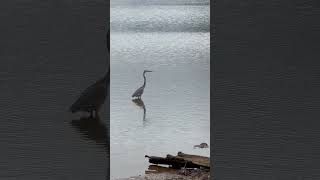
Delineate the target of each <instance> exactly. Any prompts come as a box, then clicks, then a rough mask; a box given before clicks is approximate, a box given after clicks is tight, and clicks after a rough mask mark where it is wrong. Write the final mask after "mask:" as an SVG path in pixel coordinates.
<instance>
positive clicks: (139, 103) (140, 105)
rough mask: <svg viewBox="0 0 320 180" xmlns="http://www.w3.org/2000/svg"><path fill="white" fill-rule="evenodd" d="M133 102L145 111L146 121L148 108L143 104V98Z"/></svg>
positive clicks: (144, 118) (144, 117)
mask: <svg viewBox="0 0 320 180" xmlns="http://www.w3.org/2000/svg"><path fill="white" fill-rule="evenodd" d="M132 102H134V103H135V104H136V105H137V106H139V107H141V108H142V109H143V121H145V120H146V111H147V110H146V106H145V105H144V103H143V100H142V99H141V98H139V99H132Z"/></svg>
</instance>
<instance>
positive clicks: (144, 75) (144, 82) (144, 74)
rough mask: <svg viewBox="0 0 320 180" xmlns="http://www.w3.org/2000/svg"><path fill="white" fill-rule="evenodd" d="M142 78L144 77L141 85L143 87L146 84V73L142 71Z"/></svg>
mask: <svg viewBox="0 0 320 180" xmlns="http://www.w3.org/2000/svg"><path fill="white" fill-rule="evenodd" d="M143 79H144V81H143V87H145V86H146V73H143Z"/></svg>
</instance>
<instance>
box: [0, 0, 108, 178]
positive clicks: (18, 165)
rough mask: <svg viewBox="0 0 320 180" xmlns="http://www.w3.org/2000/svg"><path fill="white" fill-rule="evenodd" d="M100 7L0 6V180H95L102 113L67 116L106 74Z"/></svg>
mask: <svg viewBox="0 0 320 180" xmlns="http://www.w3.org/2000/svg"><path fill="white" fill-rule="evenodd" d="M107 11H108V7H107V6H106V4H104V3H103V2H101V1H90V2H88V1H82V2H70V1H65V0H63V1H62V0H57V1H50V2H49V1H37V0H35V1H22V0H21V1H19V0H14V1H11V0H10V1H1V3H0V21H1V24H0V31H1V33H0V37H1V38H0V39H1V41H0V49H1V53H0V59H1V66H0V84H1V86H0V92H1V93H0V107H1V108H0V114H1V126H0V147H1V148H0V159H1V162H0V179H1V180H11V179H12V180H13V179H14V180H40V179H42V180H45V179H50V180H74V179H77V180H88V179H92V180H101V179H106V177H108V175H107V172H108V171H107V169H108V164H107V163H108V158H107V156H108V154H109V152H108V146H107V144H108V140H109V138H108V137H107V134H108V133H107V130H108V128H107V126H106V124H107V122H108V121H107V119H108V118H107V114H106V113H108V110H107V109H108V107H104V108H103V109H104V110H103V111H102V112H101V113H100V115H101V118H100V120H99V121H94V120H93V121H91V120H92V119H80V117H81V114H74V115H73V114H71V113H70V112H68V109H69V107H70V105H71V104H72V103H73V102H74V101H75V100H76V98H77V97H78V96H79V95H80V93H81V91H83V90H84V89H85V88H86V87H87V86H89V85H91V84H92V83H94V82H95V81H96V80H97V79H99V78H101V77H102V76H103V75H104V74H105V72H106V66H107V65H106V64H107V59H106V55H107V53H106V48H105V47H106V44H105V35H106V31H105V26H106V25H105V22H106V19H107V17H106V12H107Z"/></svg>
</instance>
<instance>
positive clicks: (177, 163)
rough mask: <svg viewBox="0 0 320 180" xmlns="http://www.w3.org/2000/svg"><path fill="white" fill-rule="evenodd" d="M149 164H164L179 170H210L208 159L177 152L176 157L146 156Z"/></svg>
mask: <svg viewBox="0 0 320 180" xmlns="http://www.w3.org/2000/svg"><path fill="white" fill-rule="evenodd" d="M145 157H147V158H149V163H152V164H157V165H158V164H165V165H169V166H171V167H172V168H175V169H180V168H182V167H185V168H206V169H209V168H210V158H208V157H204V156H198V155H191V154H184V153H182V152H178V154H177V156H172V155H170V154H168V155H167V157H165V158H163V157H157V156H148V155H146V156H145Z"/></svg>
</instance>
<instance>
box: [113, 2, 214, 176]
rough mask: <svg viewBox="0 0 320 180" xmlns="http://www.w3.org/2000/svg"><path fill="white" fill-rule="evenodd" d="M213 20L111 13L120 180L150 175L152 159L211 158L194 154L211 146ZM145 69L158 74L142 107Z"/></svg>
mask: <svg viewBox="0 0 320 180" xmlns="http://www.w3.org/2000/svg"><path fill="white" fill-rule="evenodd" d="M208 16H209V7H208V6H191V5H188V6H181V5H179V6H172V5H170V6H166V5H160V6H127V5H125V6H123V5H121V6H120V5H119V6H114V7H111V89H110V95H111V97H112V98H111V100H110V103H111V109H110V112H111V114H110V117H111V121H110V147H111V152H110V156H111V157H110V158H111V159H110V160H111V162H110V163H111V178H112V179H114V178H121V177H129V176H134V175H138V174H144V171H145V170H146V169H147V168H148V165H149V163H148V161H147V159H145V158H144V155H156V156H165V155H166V154H173V155H174V154H176V153H177V152H178V151H182V152H184V153H192V154H199V155H205V156H209V154H210V149H209V148H208V149H193V146H194V145H195V144H200V143H201V142H206V143H209V142H210V131H209V130H210V116H209V114H210V111H209V109H210V105H209V103H210V94H209V93H210V77H209V74H210V67H209V65H210V60H209V54H210V53H209V50H210V47H209V39H210V35H209V31H208V27H209V23H208V22H209V17H208ZM146 25H148V27H147V28H144V27H146ZM159 27H161V28H159ZM145 69H147V70H152V71H153V72H151V73H147V74H146V76H147V85H146V88H145V91H144V94H143V96H142V101H143V102H136V103H135V102H133V101H132V100H131V95H132V93H133V92H134V91H135V90H136V89H137V88H138V87H140V86H141V85H142V84H143V77H142V72H143V70H145ZM143 105H144V107H145V109H143Z"/></svg>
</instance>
